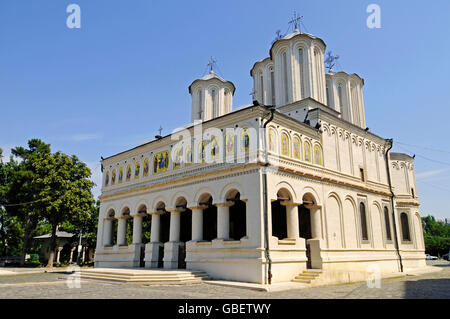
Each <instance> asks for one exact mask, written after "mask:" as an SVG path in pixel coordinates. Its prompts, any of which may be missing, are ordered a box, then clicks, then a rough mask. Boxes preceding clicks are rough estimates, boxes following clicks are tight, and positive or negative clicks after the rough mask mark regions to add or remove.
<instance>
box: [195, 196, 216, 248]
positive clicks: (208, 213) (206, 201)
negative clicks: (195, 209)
mask: <svg viewBox="0 0 450 319" xmlns="http://www.w3.org/2000/svg"><path fill="white" fill-rule="evenodd" d="M212 202H213V198H212V196H211V195H210V194H204V195H202V196H201V197H200V200H199V205H200V206H205V207H206V208H205V209H204V210H203V240H205V241H211V240H213V239H215V238H217V207H216V206H214V205H213V204H212Z"/></svg>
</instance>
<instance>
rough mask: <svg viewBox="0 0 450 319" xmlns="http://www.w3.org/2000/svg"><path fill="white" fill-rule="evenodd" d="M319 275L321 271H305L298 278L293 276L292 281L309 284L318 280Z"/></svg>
mask: <svg viewBox="0 0 450 319" xmlns="http://www.w3.org/2000/svg"><path fill="white" fill-rule="evenodd" d="M321 274H322V270H321V269H306V270H304V271H303V272H302V273H301V274H299V275H298V276H295V278H294V279H292V281H293V282H298V283H303V284H311V283H312V282H313V281H314V280H316V279H318V278H319V277H320V275H321Z"/></svg>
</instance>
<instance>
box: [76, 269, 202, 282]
mask: <svg viewBox="0 0 450 319" xmlns="http://www.w3.org/2000/svg"><path fill="white" fill-rule="evenodd" d="M80 277H81V279H93V280H103V281H110V282H117V283H140V284H178V285H179V284H190V283H199V282H201V281H203V280H207V279H209V277H208V274H207V273H205V272H203V271H195V270H164V269H115V268H94V269H82V270H81V273H80Z"/></svg>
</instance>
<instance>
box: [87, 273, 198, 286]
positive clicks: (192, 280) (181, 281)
mask: <svg viewBox="0 0 450 319" xmlns="http://www.w3.org/2000/svg"><path fill="white" fill-rule="evenodd" d="M81 278H82V279H92V280H101V281H109V282H120V283H148V284H150V283H151V284H156V283H159V284H184V283H196V282H201V281H202V280H204V279H203V278H190V279H175V278H174V279H163V280H161V279H134V280H126V279H119V278H110V277H102V276H86V275H85V276H82V277H81ZM205 279H206V278H205Z"/></svg>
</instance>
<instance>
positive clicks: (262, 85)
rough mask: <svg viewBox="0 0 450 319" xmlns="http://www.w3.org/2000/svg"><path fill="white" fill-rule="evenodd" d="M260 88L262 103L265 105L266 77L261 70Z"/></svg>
mask: <svg viewBox="0 0 450 319" xmlns="http://www.w3.org/2000/svg"><path fill="white" fill-rule="evenodd" d="M259 88H260V92H261V103H262V104H263V105H264V77H263V74H262V72H259Z"/></svg>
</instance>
